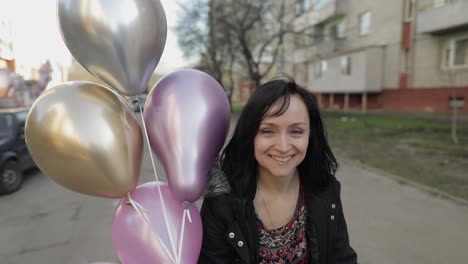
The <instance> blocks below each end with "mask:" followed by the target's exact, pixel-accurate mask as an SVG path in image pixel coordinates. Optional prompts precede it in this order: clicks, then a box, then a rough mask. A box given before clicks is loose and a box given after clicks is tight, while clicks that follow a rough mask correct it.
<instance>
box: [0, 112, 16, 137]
mask: <svg viewBox="0 0 468 264" xmlns="http://www.w3.org/2000/svg"><path fill="white" fill-rule="evenodd" d="M12 130H13V115H12V114H1V115H0V136H1V137H5V136H8V135H10V134H11V133H12Z"/></svg>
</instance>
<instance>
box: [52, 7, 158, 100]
mask: <svg viewBox="0 0 468 264" xmlns="http://www.w3.org/2000/svg"><path fill="white" fill-rule="evenodd" d="M57 11H58V22H59V27H60V31H61V34H62V38H63V40H64V41H65V44H66V45H67V47H68V49H69V50H70V52H71V54H72V55H73V57H75V59H76V60H77V61H78V62H79V63H80V64H81V65H82V66H83V67H84V68H85V69H87V70H88V71H89V72H90V73H91V74H93V75H94V76H96V77H98V78H100V79H101V80H103V81H104V82H106V83H107V84H109V85H110V86H111V87H112V88H113V89H115V90H116V91H118V92H119V93H121V94H124V95H128V96H133V95H137V94H141V93H143V92H144V91H145V90H146V87H147V84H148V81H149V79H150V77H151V75H152V73H153V71H154V69H155V67H156V65H157V64H158V62H159V60H160V58H161V55H162V53H163V50H164V45H165V43H166V34H167V24H166V15H165V13H164V9H163V7H162V5H161V3H160V2H159V0H118V1H113V0H59V1H58V10H57Z"/></svg>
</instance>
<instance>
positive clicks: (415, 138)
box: [323, 112, 468, 199]
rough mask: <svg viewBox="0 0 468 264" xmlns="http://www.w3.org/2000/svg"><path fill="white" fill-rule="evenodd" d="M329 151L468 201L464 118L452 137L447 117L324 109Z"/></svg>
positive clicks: (466, 124) (467, 136) (467, 127)
mask: <svg viewBox="0 0 468 264" xmlns="http://www.w3.org/2000/svg"><path fill="white" fill-rule="evenodd" d="M323 118H324V121H325V124H326V126H327V132H328V137H329V140H330V144H331V146H332V149H333V150H334V152H335V153H336V154H337V155H339V156H344V157H347V158H350V159H354V160H358V161H360V162H362V163H364V164H367V165H369V166H372V167H376V168H379V169H381V170H384V171H387V172H389V173H392V174H395V175H399V176H401V177H405V178H408V179H411V180H414V181H418V182H420V183H423V184H426V185H428V186H431V187H434V188H437V189H439V190H442V191H445V192H447V193H449V194H451V195H454V196H458V197H461V198H464V199H468V121H467V120H466V119H465V120H463V121H462V120H460V121H459V122H458V129H457V135H458V139H459V144H454V143H453V142H452V140H451V130H450V129H451V127H450V125H451V122H450V116H441V115H439V116H417V115H411V114H405V115H401V114H388V113H385V114H379V113H371V114H360V113H349V114H348V113H338V112H325V113H323Z"/></svg>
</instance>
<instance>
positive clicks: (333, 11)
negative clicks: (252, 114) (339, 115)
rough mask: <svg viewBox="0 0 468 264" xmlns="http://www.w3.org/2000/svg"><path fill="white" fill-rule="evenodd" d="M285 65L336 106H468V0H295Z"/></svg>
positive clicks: (330, 105)
mask: <svg viewBox="0 0 468 264" xmlns="http://www.w3.org/2000/svg"><path fill="white" fill-rule="evenodd" d="M291 4H292V5H294V6H295V10H294V13H295V15H296V18H295V21H294V31H295V32H301V34H294V35H292V36H291V37H290V38H289V40H288V41H286V44H285V45H286V46H285V58H284V62H285V64H286V65H287V66H285V67H284V70H285V71H287V72H290V73H292V74H293V76H294V77H295V78H296V80H297V81H298V82H299V83H301V84H302V85H304V86H305V87H307V88H308V89H309V90H311V91H312V92H313V93H315V94H316V95H317V98H318V101H319V103H320V104H321V106H322V107H324V108H328V109H344V110H347V109H360V110H363V111H366V110H367V109H385V110H396V111H429V112H432V111H435V112H448V111H451V110H452V109H453V108H454V107H455V108H457V109H458V111H459V112H464V113H468V107H467V106H466V104H465V102H466V100H468V74H467V73H468V16H466V14H468V0H397V1H385V0H291Z"/></svg>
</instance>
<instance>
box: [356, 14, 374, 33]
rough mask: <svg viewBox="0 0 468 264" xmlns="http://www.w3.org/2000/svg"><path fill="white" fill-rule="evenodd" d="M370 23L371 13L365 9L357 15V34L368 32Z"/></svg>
mask: <svg viewBox="0 0 468 264" xmlns="http://www.w3.org/2000/svg"><path fill="white" fill-rule="evenodd" d="M370 25H371V13H370V12H369V11H366V12H364V13H362V14H361V15H359V35H361V36H364V35H367V34H369V32H370Z"/></svg>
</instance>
